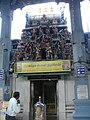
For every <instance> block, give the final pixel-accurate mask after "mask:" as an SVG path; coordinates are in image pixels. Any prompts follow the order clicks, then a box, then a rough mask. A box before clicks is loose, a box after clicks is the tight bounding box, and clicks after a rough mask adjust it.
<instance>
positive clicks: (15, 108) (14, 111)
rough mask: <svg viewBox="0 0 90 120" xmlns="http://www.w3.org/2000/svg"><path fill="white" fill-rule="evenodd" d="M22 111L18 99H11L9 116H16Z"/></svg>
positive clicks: (8, 109)
mask: <svg viewBox="0 0 90 120" xmlns="http://www.w3.org/2000/svg"><path fill="white" fill-rule="evenodd" d="M19 112H20V104H17V100H16V99H15V98H14V97H13V98H11V99H10V100H9V103H8V108H7V112H6V114H7V115H9V116H16V114H17V113H19Z"/></svg>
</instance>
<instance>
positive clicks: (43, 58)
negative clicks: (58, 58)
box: [40, 48, 46, 60]
mask: <svg viewBox="0 0 90 120" xmlns="http://www.w3.org/2000/svg"><path fill="white" fill-rule="evenodd" d="M40 52H41V57H42V60H45V59H46V49H45V48H42V49H41V51H40Z"/></svg>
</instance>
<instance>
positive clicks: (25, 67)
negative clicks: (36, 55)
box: [14, 60, 71, 73]
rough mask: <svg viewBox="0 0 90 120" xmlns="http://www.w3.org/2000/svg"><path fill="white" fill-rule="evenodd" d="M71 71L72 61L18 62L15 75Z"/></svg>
mask: <svg viewBox="0 0 90 120" xmlns="http://www.w3.org/2000/svg"><path fill="white" fill-rule="evenodd" d="M66 71H71V69H70V60H54V61H38V62H31V61H30V62H27V61H23V62H17V63H16V64H15V69H14V72H15V73H44V72H45V73H46V72H47V73H48V72H66Z"/></svg>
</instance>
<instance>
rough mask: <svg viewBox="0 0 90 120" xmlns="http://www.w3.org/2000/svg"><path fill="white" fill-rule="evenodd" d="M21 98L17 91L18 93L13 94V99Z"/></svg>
mask: <svg viewBox="0 0 90 120" xmlns="http://www.w3.org/2000/svg"><path fill="white" fill-rule="evenodd" d="M19 96H20V93H19V92H17V91H16V92H14V93H13V97H14V98H16V99H17V98H19Z"/></svg>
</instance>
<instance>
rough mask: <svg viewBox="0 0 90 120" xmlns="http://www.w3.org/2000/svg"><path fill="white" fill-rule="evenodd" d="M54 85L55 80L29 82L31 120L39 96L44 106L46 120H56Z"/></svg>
mask: <svg viewBox="0 0 90 120" xmlns="http://www.w3.org/2000/svg"><path fill="white" fill-rule="evenodd" d="M56 83H57V80H56V81H54V80H50V81H49V80H46V81H44V80H39V81H37V80H36V81H32V82H31V105H30V106H31V114H32V115H31V116H32V118H31V119H34V105H35V103H36V102H38V100H39V96H41V101H42V103H44V104H45V105H46V120H50V119H52V120H57V92H56ZM32 87H33V88H32Z"/></svg>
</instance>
